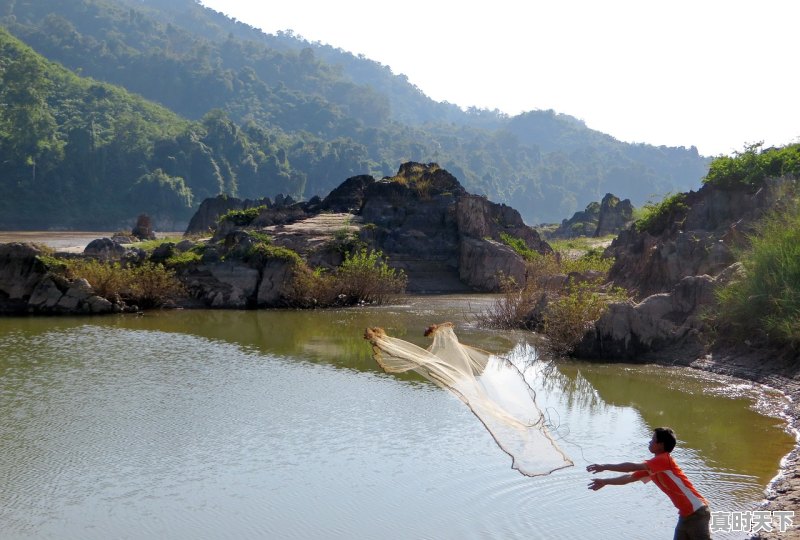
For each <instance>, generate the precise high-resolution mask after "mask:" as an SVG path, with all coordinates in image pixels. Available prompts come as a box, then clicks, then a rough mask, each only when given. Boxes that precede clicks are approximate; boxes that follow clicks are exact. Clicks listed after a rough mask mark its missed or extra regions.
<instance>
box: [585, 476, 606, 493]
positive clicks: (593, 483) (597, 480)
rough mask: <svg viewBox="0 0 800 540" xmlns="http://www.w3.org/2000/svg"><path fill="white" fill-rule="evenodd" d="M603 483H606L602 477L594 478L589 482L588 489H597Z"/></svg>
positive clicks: (603, 484)
mask: <svg viewBox="0 0 800 540" xmlns="http://www.w3.org/2000/svg"><path fill="white" fill-rule="evenodd" d="M605 485H607V484H606V481H605V480H603V479H602V478H595V479H594V480H592V481H591V482H589V489H591V490H592V491H597V490H598V489H600V488H601V487H603V486H605Z"/></svg>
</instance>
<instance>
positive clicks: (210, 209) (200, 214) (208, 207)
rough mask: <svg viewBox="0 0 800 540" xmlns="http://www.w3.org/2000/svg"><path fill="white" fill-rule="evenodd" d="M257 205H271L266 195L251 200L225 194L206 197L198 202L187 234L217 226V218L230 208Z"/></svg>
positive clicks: (212, 228)
mask: <svg viewBox="0 0 800 540" xmlns="http://www.w3.org/2000/svg"><path fill="white" fill-rule="evenodd" d="M259 206H267V207H271V206H272V202H271V201H270V200H269V198H268V197H265V198H263V199H258V200H255V201H252V200H250V199H245V200H241V199H237V198H235V197H228V196H226V195H218V196H216V197H214V198H212V199H206V200H204V201H203V202H202V203H201V204H200V208H198V209H197V212H195V214H194V216H192V219H191V220H190V221H189V226H188V227H187V228H186V234H187V235H195V234H205V233H208V232H209V231H213V230H215V229H216V228H217V220H219V217H220V216H222V215H224V214H225V213H227V212H230V211H231V210H245V209H247V208H257V207H259Z"/></svg>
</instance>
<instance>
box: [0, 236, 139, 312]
mask: <svg viewBox="0 0 800 540" xmlns="http://www.w3.org/2000/svg"><path fill="white" fill-rule="evenodd" d="M40 255H43V253H42V251H41V250H40V249H38V248H37V247H35V246H32V245H30V244H20V243H11V244H0V314H25V313H27V314H73V313H78V314H102V313H118V312H121V311H126V310H129V309H130V308H129V307H128V306H126V305H125V304H123V303H121V302H111V301H110V300H108V299H106V298H102V297H100V296H98V295H97V294H95V292H94V290H93V289H92V286H91V285H90V284H89V283H88V282H87V281H86V280H84V279H78V280H68V279H65V278H63V277H61V276H58V275H54V274H51V273H50V272H48V270H47V267H46V266H45V264H44V263H42V261H41V260H39V258H38V257H39V256H40Z"/></svg>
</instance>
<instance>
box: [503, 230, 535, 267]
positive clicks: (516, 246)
mask: <svg viewBox="0 0 800 540" xmlns="http://www.w3.org/2000/svg"><path fill="white" fill-rule="evenodd" d="M500 240H501V241H502V242H503V243H504V244H505V245H507V246H508V247H510V248H511V249H513V250H514V252H515V253H516V254H517V255H519V256H520V257H522V258H523V259H525V260H528V261H530V260H533V259H535V258H537V257H540V256H541V254H540V253H539V252H538V251H534V250H533V249H531V248H529V247H528V244H526V243H525V240H523V239H522V238H516V237H514V236H511V235H510V234H506V233H500Z"/></svg>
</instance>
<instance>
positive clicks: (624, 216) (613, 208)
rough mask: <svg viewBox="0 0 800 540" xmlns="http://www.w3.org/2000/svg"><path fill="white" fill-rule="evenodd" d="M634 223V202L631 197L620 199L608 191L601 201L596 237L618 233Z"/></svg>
mask: <svg viewBox="0 0 800 540" xmlns="http://www.w3.org/2000/svg"><path fill="white" fill-rule="evenodd" d="M631 223H633V204H631V201H630V199H625V200H623V201H621V200H619V198H618V197H615V196H614V195H612V194H611V193H606V196H605V197H603V200H602V201H600V213H599V215H598V216H597V229H595V231H594V235H593V236H595V237H600V236H608V235H610V234H618V233H619V232H620V231H622V230H623V229H625V228H626V227H628V226H630V224H631Z"/></svg>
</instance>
